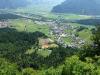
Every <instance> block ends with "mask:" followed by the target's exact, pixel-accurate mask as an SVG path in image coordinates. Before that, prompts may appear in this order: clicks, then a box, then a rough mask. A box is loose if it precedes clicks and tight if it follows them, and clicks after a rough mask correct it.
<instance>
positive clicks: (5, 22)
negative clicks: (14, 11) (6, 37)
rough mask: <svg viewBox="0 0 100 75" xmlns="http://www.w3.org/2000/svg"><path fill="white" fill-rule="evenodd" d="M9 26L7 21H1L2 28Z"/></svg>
mask: <svg viewBox="0 0 100 75" xmlns="http://www.w3.org/2000/svg"><path fill="white" fill-rule="evenodd" d="M6 27H8V22H7V21H0V28H6Z"/></svg>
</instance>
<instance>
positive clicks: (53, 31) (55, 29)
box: [49, 23, 85, 47]
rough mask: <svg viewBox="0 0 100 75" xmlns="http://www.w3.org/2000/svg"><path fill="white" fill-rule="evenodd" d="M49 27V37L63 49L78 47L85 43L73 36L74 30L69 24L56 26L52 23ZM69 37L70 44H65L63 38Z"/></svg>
mask: <svg viewBox="0 0 100 75" xmlns="http://www.w3.org/2000/svg"><path fill="white" fill-rule="evenodd" d="M49 26H50V32H49V33H50V35H51V36H52V35H54V38H55V40H56V42H57V43H59V44H61V45H63V46H64V47H80V46H81V45H83V44H84V43H85V41H84V40H82V39H81V38H80V37H77V36H75V33H73V32H75V31H76V29H75V28H74V27H73V26H72V25H69V24H66V25H61V26H59V25H57V24H55V23H52V24H50V25H49ZM66 30H71V32H70V33H68V32H66ZM67 37H70V38H71V40H72V42H71V43H70V44H66V43H65V40H64V39H63V38H67Z"/></svg>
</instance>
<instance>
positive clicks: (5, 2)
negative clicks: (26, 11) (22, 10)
mask: <svg viewBox="0 0 100 75" xmlns="http://www.w3.org/2000/svg"><path fill="white" fill-rule="evenodd" d="M27 4H28V1H27V0H0V9H6V8H18V7H24V6H26V5H27Z"/></svg>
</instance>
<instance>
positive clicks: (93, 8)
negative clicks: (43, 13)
mask: <svg viewBox="0 0 100 75" xmlns="http://www.w3.org/2000/svg"><path fill="white" fill-rule="evenodd" d="M52 12H56V13H72V14H81V15H100V1H99V0H66V1H64V2H63V3H62V4H60V5H57V6H55V7H54V8H53V9H52Z"/></svg>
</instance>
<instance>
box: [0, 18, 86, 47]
mask: <svg viewBox="0 0 100 75" xmlns="http://www.w3.org/2000/svg"><path fill="white" fill-rule="evenodd" d="M34 23H35V24H39V25H48V26H49V40H50V39H51V40H53V41H55V42H56V43H57V44H59V45H62V46H63V47H65V48H67V47H73V48H80V47H81V46H82V45H84V43H85V41H84V39H81V38H80V37H79V36H77V35H76V33H77V29H78V27H77V26H73V25H70V24H68V23H63V22H61V21H59V20H47V21H38V20H35V21H34ZM6 27H10V25H9V22H8V21H5V20H4V21H0V28H6ZM26 27H27V26H26ZM67 38H70V42H69V40H68V39H67ZM65 39H67V41H66V40H65ZM42 40H43V39H42ZM46 40H47V42H46V41H45V39H44V41H45V42H46V44H44V45H43V46H44V47H42V48H49V46H48V45H47V44H48V43H49V41H48V39H46ZM46 45H47V46H46ZM50 46H51V45H50ZM52 46H54V47H57V46H56V45H55V44H53V45H52ZM52 46H51V47H52Z"/></svg>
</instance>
